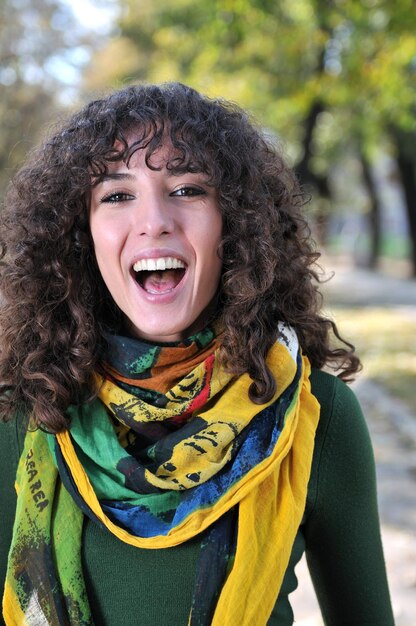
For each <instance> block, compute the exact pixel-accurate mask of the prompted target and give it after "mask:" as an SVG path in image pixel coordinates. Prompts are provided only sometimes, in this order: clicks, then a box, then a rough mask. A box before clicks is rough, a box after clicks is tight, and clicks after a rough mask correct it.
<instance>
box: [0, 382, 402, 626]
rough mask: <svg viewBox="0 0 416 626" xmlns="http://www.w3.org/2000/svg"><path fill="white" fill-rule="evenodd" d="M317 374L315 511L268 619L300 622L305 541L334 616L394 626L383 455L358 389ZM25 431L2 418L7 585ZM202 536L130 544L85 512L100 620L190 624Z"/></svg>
mask: <svg viewBox="0 0 416 626" xmlns="http://www.w3.org/2000/svg"><path fill="white" fill-rule="evenodd" d="M311 380H312V390H313V393H314V394H315V396H316V397H317V399H318V400H319V402H320V404H321V418H320V422H319V426H318V430H317V435H316V444H315V449H314V457H313V464H312V474H311V478H310V481H309V486H308V497H307V504H306V510H305V515H304V519H303V522H302V524H301V526H300V528H299V532H298V535H297V537H296V541H295V544H294V546H293V550H292V556H291V560H290V563H289V566H288V569H287V571H286V575H285V578H284V581H283V585H282V588H281V590H280V594H279V598H278V601H277V603H276V606H275V608H274V611H273V613H272V615H271V617H270V620H269V622H268V623H269V625H270V626H271V625H276V626H289V625H292V624H293V620H294V617H293V611H292V609H291V606H290V603H289V599H288V595H289V593H291V592H292V591H293V590H294V589H295V588H296V586H297V580H296V576H295V571H294V567H295V565H296V563H297V562H298V561H299V559H300V558H301V556H302V554H303V552H304V551H305V550H306V557H307V561H308V566H309V569H310V572H311V576H312V580H313V583H314V586H315V589H316V593H317V596H318V600H319V603H320V606H321V610H322V615H323V618H324V621H325V624H328V625H329V626H370V625H371V626H394V620H393V616H392V610H391V605H390V599H389V592H388V587H387V581H386V573H385V565H384V560H383V553H382V547H381V541H380V530H379V520H378V512H377V501H376V486H375V472H374V459H373V453H372V448H371V443H370V440H369V435H368V431H367V427H366V424H365V422H364V418H363V416H362V413H361V409H360V407H359V405H358V403H357V400H356V398H355V396H354V394H353V392H352V391H351V390H350V389H349V388H348V387H347V386H346V385H345V384H344V383H342V382H341V381H340V380H339V379H337V378H335V377H334V376H331V375H330V374H326V373H324V372H321V371H317V370H315V371H313V373H312V378H311ZM23 438H24V433H22V432H21V430H19V425H18V424H16V421H12V422H9V423H7V424H0V476H1V482H2V489H1V491H0V515H1V517H0V532H1V534H0V588H1V589H2V588H3V581H4V577H5V571H6V563H7V552H8V549H9V545H10V539H11V533H12V524H13V517H14V508H15V503H16V497H15V494H14V489H13V483H14V475H15V472H16V465H17V461H18V458H19V454H20V452H21V450H22V444H23ZM199 541H200V540H199V539H198V538H195V539H194V540H192V541H189V542H187V543H186V544H183V545H180V546H177V547H175V548H167V549H163V550H143V549H138V548H134V547H132V546H129V545H127V544H125V543H122V542H121V541H119V540H118V539H116V538H115V537H114V536H113V535H111V534H110V533H108V532H106V531H103V530H101V529H100V528H99V527H98V526H96V525H95V524H94V523H93V522H91V521H89V520H88V519H85V524H84V534H83V543H82V558H83V567H84V576H85V580H86V584H87V589H88V594H89V598H90V603H91V607H92V612H93V615H94V619H95V623H96V625H97V626H137V625H139V624H140V626H182V625H183V626H186V624H187V619H188V614H189V608H190V602H191V594H192V590H193V578H194V572H195V565H196V560H197V556H198V548H199ZM3 623H4V622H2V621H1V618H0V624H3ZM236 626H237V625H236Z"/></svg>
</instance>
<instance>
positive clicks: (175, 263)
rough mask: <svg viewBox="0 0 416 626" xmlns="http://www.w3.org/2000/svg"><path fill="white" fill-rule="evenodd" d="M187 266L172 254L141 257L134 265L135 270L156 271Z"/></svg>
mask: <svg viewBox="0 0 416 626" xmlns="http://www.w3.org/2000/svg"><path fill="white" fill-rule="evenodd" d="M178 268H179V269H180V268H185V263H184V262H183V261H181V260H180V259H175V258H174V257H172V256H167V257H160V258H159V259H141V261H137V262H136V263H135V264H134V265H133V269H134V271H135V272H143V271H147V272H154V271H155V270H175V269H178Z"/></svg>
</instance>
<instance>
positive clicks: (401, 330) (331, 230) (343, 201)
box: [0, 0, 416, 626]
mask: <svg viewBox="0 0 416 626" xmlns="http://www.w3.org/2000/svg"><path fill="white" fill-rule="evenodd" d="M0 9H1V13H0V95H1V97H0V137H1V141H0V202H1V201H2V199H3V197H4V191H5V188H6V186H7V183H8V181H9V180H10V178H11V176H12V175H13V172H14V171H15V169H16V168H17V167H19V166H20V165H21V164H22V161H23V160H24V158H25V155H26V154H27V152H28V151H29V150H30V149H31V147H32V146H33V145H35V144H36V143H38V142H39V141H40V140H41V139H42V137H43V136H45V134H47V133H49V132H50V131H51V128H52V127H53V124H54V123H55V122H56V121H57V120H59V118H61V117H63V116H65V115H67V114H68V113H69V112H71V111H72V110H73V109H76V108H78V107H79V106H80V105H82V104H83V103H84V102H86V101H88V100H90V99H92V98H95V97H99V96H100V95H103V94H105V93H107V92H108V91H109V90H110V89H112V88H114V87H116V88H118V87H121V86H123V85H125V84H128V83H130V82H137V81H148V82H161V81H165V80H180V81H182V82H185V83H188V84H190V85H192V86H194V87H196V88H197V89H199V90H201V91H202V92H203V93H205V94H207V95H210V96H221V97H225V98H227V99H231V100H233V101H235V102H237V103H238V104H239V105H241V106H243V107H244V108H246V109H247V110H248V111H250V112H251V113H252V114H253V116H254V117H255V118H256V119H257V120H258V121H259V123H260V124H261V125H262V126H263V127H264V129H265V131H266V132H267V133H268V134H269V135H270V136H271V137H273V138H275V140H276V141H278V142H279V143H280V145H281V146H282V149H283V151H284V152H285V154H286V157H287V159H288V160H289V162H290V163H291V164H292V166H293V167H294V168H295V169H296V171H297V173H298V175H299V178H300V180H301V182H302V184H303V187H304V189H305V190H306V191H307V193H308V194H310V197H311V200H310V202H309V203H308V205H307V206H306V207H305V210H306V213H307V217H308V220H309V222H310V224H311V228H312V231H313V234H314V237H315V239H316V241H317V245H318V248H319V249H321V250H323V257H322V277H323V278H324V277H326V278H329V277H330V276H331V275H333V278H332V279H331V280H330V281H329V282H326V283H325V284H324V285H323V291H324V295H325V309H326V311H327V313H328V315H331V316H332V317H334V318H335V319H336V321H337V323H338V324H339V326H340V328H341V332H342V333H343V334H344V335H346V336H347V337H348V338H349V339H351V341H352V342H353V343H354V344H355V345H356V346H357V349H358V351H359V353H360V355H361V356H362V358H363V362H364V370H363V373H362V374H361V375H360V378H359V380H358V381H357V383H356V384H355V386H356V392H357V393H358V395H359V397H360V400H361V402H362V404H363V406H364V409H365V413H366V416H367V418H368V422H369V427H370V430H371V432H372V435H373V441H374V446H375V454H376V461H377V467H378V473H379V491H380V507H381V515H382V528H383V538H384V542H385V549H386V559H387V565H388V571H389V577H390V582H391V586H392V594H393V603H394V609H395V613H396V618H397V626H410V625H411V624H413V625H414V623H415V622H414V619H415V618H414V616H415V615H416V567H415V565H414V563H415V562H416V458H415V450H416V394H415V392H414V387H415V382H416V377H415V376H416V332H415V331H416V281H415V278H416V148H415V146H416V115H415V112H416V10H415V4H414V0H395V1H394V2H392V1H391V0H361V1H357V0H325V1H324V0H291V1H290V2H286V1H284V0H281V1H279V0H210V1H209V2H203V1H200V2H198V1H197V0H157V2H149V0H100V1H98V0H97V1H96V2H94V0H0ZM302 567H303V566H302ZM300 575H301V576H305V573H304V572H303V570H302V568H301V574H300ZM302 587H303V588H307V587H304V586H303V585H302ZM308 594H309V591H308ZM295 605H296V609H297V623H298V624H301V625H303V626H307V625H310V626H312V624H316V625H318V624H320V623H321V621H320V618H319V617H318V613H317V611H316V606H315V605H314V600H313V594H309V595H302V593H301V592H299V594H298V595H297V596H296V598H295Z"/></svg>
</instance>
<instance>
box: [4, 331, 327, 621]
mask: <svg viewBox="0 0 416 626" xmlns="http://www.w3.org/2000/svg"><path fill="white" fill-rule="evenodd" d="M218 342H219V339H218V338H217V339H216V338H215V333H214V332H213V331H212V330H211V329H209V328H208V329H206V330H204V331H202V332H201V333H198V334H197V335H195V336H194V337H191V338H190V339H189V340H187V341H185V342H182V343H181V344H179V345H175V346H171V345H168V346H162V347H160V346H152V345H149V344H145V343H141V342H138V341H136V340H131V339H127V338H117V337H110V338H109V343H110V351H109V353H110V355H111V362H109V363H107V364H105V365H104V366H103V372H101V373H100V374H98V373H97V375H96V377H95V383H96V385H97V388H98V390H99V399H98V400H97V401H96V402H95V403H92V404H89V405H85V406H83V407H82V408H80V409H79V408H75V407H72V408H71V409H70V414H71V427H70V429H69V430H68V431H65V432H63V433H60V434H58V435H56V436H51V435H46V434H45V433H44V432H42V431H40V430H36V431H34V432H30V431H29V432H28V433H27V436H26V440H25V448H24V451H23V454H22V457H21V460H20V463H19V468H18V472H17V479H16V486H17V491H18V503H17V511H16V522H15V527H14V532H13V540H12V547H11V550H10V555H9V564H8V574H7V580H6V587H5V596H4V602H3V611H4V617H5V621H6V624H7V626H11V625H16V626H17V625H19V626H20V625H28V626H32V625H34V624H36V625H41V624H45V625H46V624H48V625H52V626H58V625H63V624H65V625H67V624H70V625H71V626H84V625H85V626H87V625H91V624H93V619H92V616H91V612H90V607H89V603H88V598H87V594H86V590H85V584H84V580H83V574H82V566H81V529H82V521H83V513H84V514H86V515H88V516H89V517H90V518H91V519H93V520H94V521H95V522H96V523H98V524H99V525H101V526H102V527H104V528H106V529H108V530H109V531H110V532H111V533H113V534H114V535H116V536H117V537H119V539H121V540H122V541H124V542H126V543H129V544H131V545H133V546H138V547H141V548H166V547H170V546H175V545H177V544H179V543H182V542H184V541H187V540H188V539H191V538H192V537H195V536H196V535H199V534H200V533H204V534H203V535H201V537H203V541H201V551H200V558H199V564H198V568H197V573H196V580H195V589H194V594H193V601H192V607H191V612H190V617H189V624H190V625H191V626H207V625H209V624H212V625H213V626H234V625H235V624H241V625H242V626H254V625H255V626H261V625H263V624H266V623H267V620H268V617H269V616H270V613H271V611H272V609H273V606H274V604H275V602H276V599H277V595H278V592H279V589H280V585H281V582H282V579H283V576H284V573H285V570H286V568H287V565H288V562H289V557H290V553H291V550H292V545H293V542H294V539H295V535H296V533H297V530H298V527H299V525H300V522H301V518H302V515H303V511H304V507H305V501H306V491H307V484H308V480H309V474H310V467H311V461H312V453H313V443H314V434H315V430H316V425H317V421H318V416H319V405H318V403H317V401H316V399H315V398H314V397H313V396H312V394H311V392H310V383H309V371H310V366H309V362H308V361H307V359H306V358H305V357H302V355H301V352H300V350H299V346H298V342H297V338H296V336H295V334H294V332H293V331H292V330H291V329H290V328H288V327H284V326H283V325H280V327H279V339H278V341H277V342H276V344H275V345H274V346H273V347H272V349H271V350H270V352H269V354H268V356H267V363H268V366H269V367H270V369H271V371H272V372H273V375H274V376H275V379H276V381H277V391H276V394H275V395H274V397H273V398H272V399H271V400H270V402H267V403H265V404H262V405H257V404H254V403H252V402H250V401H249V399H248V390H249V387H250V384H251V380H250V378H249V376H248V375H243V376H241V377H239V378H233V377H232V376H231V375H229V374H228V373H226V372H225V371H224V370H223V369H221V367H220V365H219V359H218V358H217V356H218V354H217V348H218ZM162 380H163V383H161V381H162Z"/></svg>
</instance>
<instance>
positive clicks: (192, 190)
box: [170, 185, 206, 198]
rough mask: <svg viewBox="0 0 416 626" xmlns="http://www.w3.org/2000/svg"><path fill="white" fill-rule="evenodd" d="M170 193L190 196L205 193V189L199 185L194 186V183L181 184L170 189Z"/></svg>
mask: <svg viewBox="0 0 416 626" xmlns="http://www.w3.org/2000/svg"><path fill="white" fill-rule="evenodd" d="M170 195H171V196H180V197H188V198H189V197H191V198H192V197H193V196H204V195H206V191H205V190H204V189H202V188H201V187H196V186H194V185H182V187H179V188H178V189H175V191H172V193H171V194H170Z"/></svg>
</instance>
